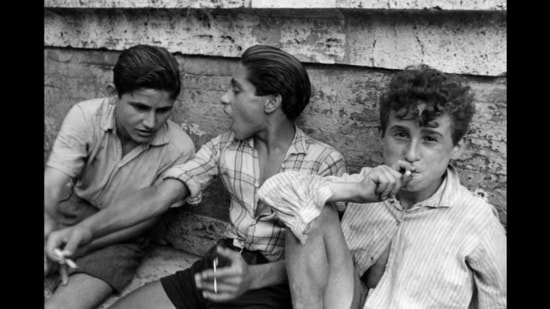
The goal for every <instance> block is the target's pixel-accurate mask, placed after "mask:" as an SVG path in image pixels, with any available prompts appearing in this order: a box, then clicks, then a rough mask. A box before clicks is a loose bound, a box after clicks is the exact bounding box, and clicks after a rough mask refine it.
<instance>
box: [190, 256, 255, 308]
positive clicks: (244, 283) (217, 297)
mask: <svg viewBox="0 0 550 309" xmlns="http://www.w3.org/2000/svg"><path fill="white" fill-rule="evenodd" d="M217 253H218V254H219V255H220V256H222V257H225V258H227V259H228V260H229V261H230V264H229V265H230V266H228V267H223V268H218V269H217V270H216V272H215V273H214V270H213V269H207V270H204V271H202V272H200V273H196V274H195V284H196V286H197V288H198V289H199V290H202V295H203V296H204V298H206V299H210V300H212V301H215V302H221V301H228V300H231V299H235V298H237V297H239V296H240V295H242V294H244V293H245V292H246V291H248V290H249V289H250V286H251V278H250V272H249V269H248V264H246V262H245V261H244V259H243V258H242V257H241V255H240V253H239V252H237V251H233V250H231V249H227V248H222V247H217ZM214 278H215V279H216V287H217V293H216V292H215V291H214Z"/></svg>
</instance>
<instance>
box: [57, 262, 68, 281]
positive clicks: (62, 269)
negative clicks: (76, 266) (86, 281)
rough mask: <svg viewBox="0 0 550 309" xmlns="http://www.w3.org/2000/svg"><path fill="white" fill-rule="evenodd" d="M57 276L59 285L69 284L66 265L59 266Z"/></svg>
mask: <svg viewBox="0 0 550 309" xmlns="http://www.w3.org/2000/svg"><path fill="white" fill-rule="evenodd" d="M59 275H60V276H61V283H62V284H63V285H67V284H68V283H69V271H68V269H67V265H66V264H61V265H59Z"/></svg>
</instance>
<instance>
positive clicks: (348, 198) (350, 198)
mask: <svg viewBox="0 0 550 309" xmlns="http://www.w3.org/2000/svg"><path fill="white" fill-rule="evenodd" d="M326 186H327V188H328V189H329V190H330V191H331V192H332V195H331V196H330V197H329V199H328V200H327V202H356V203H365V202H368V201H365V200H364V199H363V198H362V196H361V190H362V189H363V190H364V188H362V187H361V183H360V182H333V181H330V182H327V183H326Z"/></svg>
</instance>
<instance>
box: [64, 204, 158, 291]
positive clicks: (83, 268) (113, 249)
mask: <svg viewBox="0 0 550 309" xmlns="http://www.w3.org/2000/svg"><path fill="white" fill-rule="evenodd" d="M98 211H99V209H98V208H96V207H95V206H93V205H91V204H90V203H88V202H87V201H85V200H83V199H81V198H79V197H77V196H76V195H75V194H74V193H72V195H71V196H70V197H69V198H68V199H67V200H65V201H63V202H61V203H60V204H59V205H58V216H59V220H58V222H57V223H58V225H59V226H60V227H67V226H72V225H75V224H77V223H78V222H80V221H82V220H84V219H85V218H87V217H89V216H91V215H93V214H95V213H96V212H98ZM151 238H152V237H151V236H150V235H146V236H140V237H137V238H135V239H133V240H131V241H128V242H125V243H117V244H113V245H110V246H106V247H103V248H100V249H97V250H95V251H92V252H90V253H88V254H86V255H84V256H81V257H79V258H77V259H75V263H76V264H77V265H78V268H77V269H70V270H69V275H72V274H77V273H84V274H87V275H90V276H92V277H95V278H98V279H100V280H103V281H105V282H106V283H107V284H109V285H110V286H111V287H112V288H113V289H114V291H115V293H120V292H121V291H122V290H123V289H124V287H126V285H128V284H129V283H130V281H131V280H132V279H133V278H134V274H135V272H136V270H137V268H138V266H139V264H140V263H141V259H142V258H143V255H144V250H145V248H146V247H147V245H148V244H149V241H150V240H151ZM69 281H70V279H69ZM59 282H61V279H60V278H59V279H58V280H57V282H56V283H57V284H59Z"/></svg>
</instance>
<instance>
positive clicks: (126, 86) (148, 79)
mask: <svg viewBox="0 0 550 309" xmlns="http://www.w3.org/2000/svg"><path fill="white" fill-rule="evenodd" d="M113 82H114V84H115V88H116V91H117V94H118V96H119V97H121V96H122V95H123V94H125V93H129V92H133V91H135V90H138V89H141V88H148V89H156V90H164V91H167V92H168V93H169V94H170V99H172V100H175V99H176V98H177V97H178V95H179V93H180V91H181V80H180V73H179V66H178V62H177V61H176V58H174V56H173V55H172V54H170V52H168V51H167V50H166V49H164V48H162V47H158V46H150V45H136V46H133V47H130V48H128V49H126V50H124V51H123V52H122V53H120V56H119V57H118V61H117V63H116V64H115V67H114V69H113Z"/></svg>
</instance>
